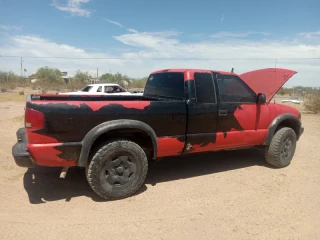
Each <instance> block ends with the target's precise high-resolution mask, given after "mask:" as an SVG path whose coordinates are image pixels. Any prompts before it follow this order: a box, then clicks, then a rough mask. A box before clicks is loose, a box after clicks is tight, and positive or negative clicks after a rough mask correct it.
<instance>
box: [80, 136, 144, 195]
mask: <svg viewBox="0 0 320 240" xmlns="http://www.w3.org/2000/svg"><path fill="white" fill-rule="evenodd" d="M147 172H148V160H147V157H146V154H145V152H144V151H143V150H142V148H141V147H140V146H139V145H137V144H136V143H134V142H131V141H125V140H120V141H113V142H109V143H106V144H105V145H103V146H102V147H100V148H99V149H98V150H97V152H96V153H95V155H94V156H93V158H92V160H91V162H90V164H89V166H87V169H86V175H87V180H88V183H89V185H90V187H91V188H92V189H93V191H94V192H95V193H96V194H98V195H99V196H100V197H102V198H104V199H107V200H115V199H121V198H125V197H129V196H131V195H133V194H134V193H135V192H136V191H137V190H138V189H139V188H140V187H141V186H142V184H143V183H144V180H145V178H146V175H147Z"/></svg>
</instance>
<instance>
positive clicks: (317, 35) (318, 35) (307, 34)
mask: <svg viewBox="0 0 320 240" xmlns="http://www.w3.org/2000/svg"><path fill="white" fill-rule="evenodd" d="M298 35H299V36H302V37H306V38H320V30H318V31H315V32H302V33H299V34H298Z"/></svg>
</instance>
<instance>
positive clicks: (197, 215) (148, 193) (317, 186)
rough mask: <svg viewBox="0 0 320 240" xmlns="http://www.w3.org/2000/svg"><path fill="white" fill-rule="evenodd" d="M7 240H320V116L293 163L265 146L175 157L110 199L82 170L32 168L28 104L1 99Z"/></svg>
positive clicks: (308, 126)
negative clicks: (16, 147)
mask: <svg viewBox="0 0 320 240" xmlns="http://www.w3.org/2000/svg"><path fill="white" fill-rule="evenodd" d="M0 112H1V114H0V136H1V138H2V144H1V147H0V156H1V157H0V178H1V181H0V193H1V199H0V222H1V224H0V239H48V240H49V239H281V240H284V239H312V240H314V239H320V143H319V141H320V118H319V117H318V116H315V115H303V119H302V120H303V124H304V126H305V133H304V135H303V136H302V138H301V140H300V141H299V142H298V146H297V151H296V154H295V157H294V159H293V162H292V163H291V165H290V166H289V167H287V168H284V169H273V168H270V167H269V166H268V165H266V164H265V163H264V160H263V153H262V152H261V150H260V149H249V150H241V151H234V152H219V153H206V154H199V155H194V156H189V157H183V158H182V157H178V158H167V159H163V160H162V161H161V162H159V163H157V164H152V165H150V170H149V173H148V177H147V180H146V184H145V185H144V186H143V188H142V189H141V191H140V192H139V193H138V194H137V195H135V196H133V197H131V198H127V199H124V200H120V201H113V202H103V201H101V199H99V198H98V197H97V196H96V195H95V194H94V193H93V192H92V191H91V189H90V188H89V186H88V184H87V182H86V179H85V176H84V171H83V170H82V169H77V168H75V169H71V170H70V171H69V172H68V175H67V178H66V179H64V180H60V179H58V176H59V173H60V169H57V168H35V169H29V170H28V169H24V168H19V167H17V166H16V165H15V164H14V161H13V159H12V157H11V147H12V145H13V144H14V143H15V141H16V137H15V132H16V130H17V129H18V127H20V126H22V125H23V118H22V115H23V113H24V103H22V102H21V103H16V102H0Z"/></svg>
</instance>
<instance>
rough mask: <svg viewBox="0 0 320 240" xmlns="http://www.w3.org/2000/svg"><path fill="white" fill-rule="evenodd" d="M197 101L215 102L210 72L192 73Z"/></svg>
mask: <svg viewBox="0 0 320 240" xmlns="http://www.w3.org/2000/svg"><path fill="white" fill-rule="evenodd" d="M194 80H195V89H196V98H197V102H198V103H216V92H215V88H214V82H213V78H212V75H211V73H197V72H196V73H194Z"/></svg>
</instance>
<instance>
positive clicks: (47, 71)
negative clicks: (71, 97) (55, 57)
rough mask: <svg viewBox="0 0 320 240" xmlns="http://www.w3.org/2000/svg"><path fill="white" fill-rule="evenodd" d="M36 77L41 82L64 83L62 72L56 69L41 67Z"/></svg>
mask: <svg viewBox="0 0 320 240" xmlns="http://www.w3.org/2000/svg"><path fill="white" fill-rule="evenodd" d="M35 75H36V77H37V78H38V79H39V80H41V81H45V82H49V83H61V82H62V81H63V79H62V74H61V72H60V70H59V69H56V68H49V67H41V68H39V69H38V70H37V72H36V74H35Z"/></svg>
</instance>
